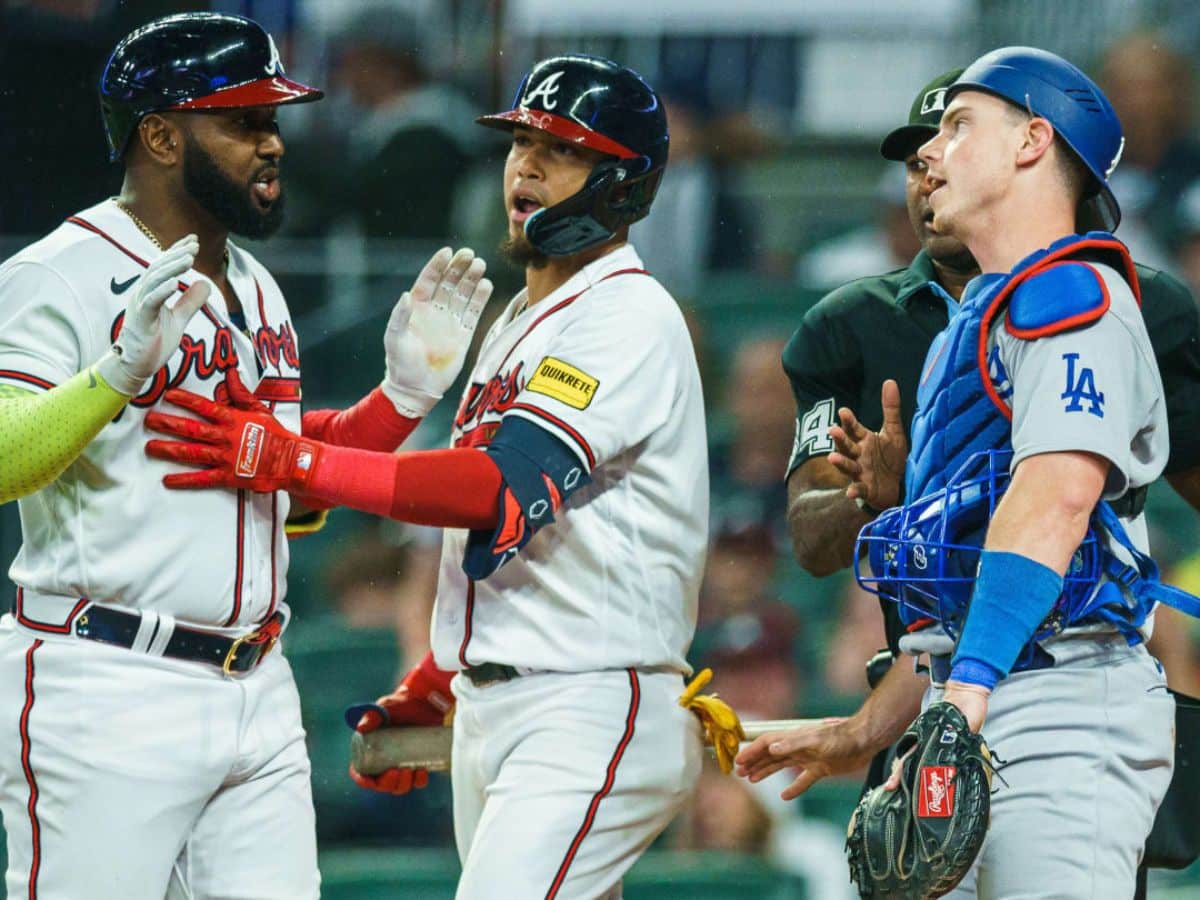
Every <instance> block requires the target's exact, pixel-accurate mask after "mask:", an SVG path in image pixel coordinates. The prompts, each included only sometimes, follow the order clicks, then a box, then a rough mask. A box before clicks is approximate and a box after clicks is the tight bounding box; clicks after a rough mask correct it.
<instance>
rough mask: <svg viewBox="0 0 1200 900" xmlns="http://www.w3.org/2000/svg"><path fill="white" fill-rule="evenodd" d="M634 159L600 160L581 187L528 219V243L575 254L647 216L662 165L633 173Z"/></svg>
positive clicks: (552, 251) (545, 250) (555, 252)
mask: <svg viewBox="0 0 1200 900" xmlns="http://www.w3.org/2000/svg"><path fill="white" fill-rule="evenodd" d="M630 162H631V160H625V159H607V160H604V161H602V162H600V163H597V164H596V166H595V167H594V168H593V169H592V171H591V173H590V174H589V175H588V179H587V181H586V182H585V183H584V185H583V187H582V188H581V189H580V190H579V191H577V192H576V193H575V194H572V195H571V196H570V197H568V198H567V199H566V200H563V201H562V202H560V203H555V204H554V205H553V206H548V207H545V208H543V209H539V210H538V211H537V212H536V213H534V214H533V215H532V216H530V217H529V218H528V219H526V220H525V237H526V239H528V241H529V243H531V244H532V245H533V246H534V247H535V248H536V249H537V250H539V251H540V252H542V253H544V254H546V255H547V256H571V255H572V254H575V253H579V252H580V251H583V250H587V249H588V248H589V247H595V246H596V245H598V244H603V243H604V242H605V241H607V240H610V239H611V238H612V237H613V235H615V234H616V233H617V231H619V230H620V229H621V228H623V227H624V226H626V225H630V224H632V223H634V222H636V221H638V220H639V219H643V218H645V217H646V215H647V214H648V213H649V212H650V204H651V203H652V202H654V195H655V194H656V193H657V192H658V185H659V183H660V182H661V181H662V175H663V170H662V169H654V170H653V171H650V172H647V173H645V174H643V175H638V176H635V177H632V178H631V177H630V176H629V163H630Z"/></svg>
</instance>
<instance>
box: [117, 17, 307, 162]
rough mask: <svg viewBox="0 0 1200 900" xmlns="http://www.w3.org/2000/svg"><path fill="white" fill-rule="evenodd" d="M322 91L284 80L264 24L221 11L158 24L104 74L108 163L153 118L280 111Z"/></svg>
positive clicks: (126, 43)
mask: <svg viewBox="0 0 1200 900" xmlns="http://www.w3.org/2000/svg"><path fill="white" fill-rule="evenodd" d="M322 96H324V95H323V93H322V92H321V91H319V90H317V89H316V88H311V87H308V86H307V85H304V84H300V82H298V81H293V80H291V79H290V78H287V77H285V75H284V71H283V63H281V62H280V61H279V51H278V50H277V49H276V48H275V41H274V40H272V38H271V36H270V35H269V34H267V32H266V31H264V30H263V27H262V26H261V25H259V24H258V23H257V22H255V21H253V20H251V19H246V18H243V17H242V16H232V15H222V14H219V13H180V14H179V15H174V16H166V17H165V18H162V19H155V20H154V21H153V22H150V23H149V24H147V25H143V26H142V27H141V28H139V29H137V30H136V31H134V32H132V33H131V34H130V35H129V36H127V37H126V38H125V39H124V40H122V41H121V43H119V44H117V46H116V49H114V50H113V53H112V56H111V57H110V58H109V60H108V65H106V66H105V67H104V73H103V74H102V75H101V76H100V112H101V114H102V115H103V117H104V132H105V135H106V136H107V138H108V149H109V159H112V160H115V159H118V158H120V157H121V155H122V154H123V153H124V152H125V145H126V144H127V143H128V142H129V136H130V135H131V134H133V130H134V129H135V128H136V127H137V124H138V122H140V121H141V120H142V117H143V116H145V115H147V114H148V113H152V112H158V111H160V110H167V109H182V110H189V109H219V108H230V107H241V106H274V105H278V104H282V103H306V102H308V101H311V100H320V99H321V97H322Z"/></svg>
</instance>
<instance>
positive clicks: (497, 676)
mask: <svg viewBox="0 0 1200 900" xmlns="http://www.w3.org/2000/svg"><path fill="white" fill-rule="evenodd" d="M462 673H463V674H464V675H466V676H467V678H469V679H470V680H471V684H473V685H475V687H487V686H488V685H489V684H495V683H496V682H497V681H512V680H513V679H514V678H520V677H521V673H520V672H518V671H517V670H516V669H514V668H513V667H512V666H506V665H503V664H502V663H480V664H479V665H477V666H467V667H466V668H465V669H463V670H462Z"/></svg>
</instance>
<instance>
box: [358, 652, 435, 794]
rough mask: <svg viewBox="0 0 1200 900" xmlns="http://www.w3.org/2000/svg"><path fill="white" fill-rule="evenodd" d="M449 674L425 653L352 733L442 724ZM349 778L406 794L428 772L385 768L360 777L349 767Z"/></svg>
mask: <svg viewBox="0 0 1200 900" xmlns="http://www.w3.org/2000/svg"><path fill="white" fill-rule="evenodd" d="M453 677H454V673H453V672H444V671H442V670H441V669H439V668H438V667H437V666H436V665H434V662H433V653H432V652H431V653H426V654H425V657H424V659H422V660H421V661H420V662H419V663H417V665H416V666H414V667H413V669H412V671H410V672H409V673H408V674H407V675H405V676H404V680H403V681H402V682H400V686H399V687H397V688H396V690H395V691H393V692H392V693H391V694H389V695H388V696H386V697H380V698H379V700H378V701H376V705H375V706H374V707H371V708H369V709H368V710H367V711H366V712H365V713H363V715H362V717H361V718H360V719H359V720H358V724H357V725H356V726H355V727H354V730H355V731H357V732H359V733H361V734H366V733H367V732H370V731H374V730H375V729H376V728H379V727H381V726H383V725H385V724H386V725H389V726H392V727H395V726H404V725H443V724H445V722H446V717H447V716H448V715H449V714H450V711H451V710H452V709H453V708H454V695H453V694H452V693H450V679H452V678H453ZM350 778H351V779H353V781H354V783H355V784H357V785H358V786H359V787H364V788H368V789H369V790H372V791H380V792H382V793H385V794H407V793H408V792H409V791H411V790H412V789H413V788H417V789H420V788H423V787H425V785H427V784H429V770H428V769H408V768H405V769H388V770H387V771H386V772H381V773H379V774H378V775H363V774H362V773H361V772H359V771H358V770H357V769H355V768H354V766H350Z"/></svg>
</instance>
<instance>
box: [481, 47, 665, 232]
mask: <svg viewBox="0 0 1200 900" xmlns="http://www.w3.org/2000/svg"><path fill="white" fill-rule="evenodd" d="M476 121H477V122H479V123H480V124H481V125H487V126H489V127H491V128H503V129H509V130H511V129H512V128H513V127H514V126H517V125H523V126H525V127H526V128H536V129H538V130H540V131H546V132H549V133H550V134H553V135H555V136H556V137H559V138H562V139H563V140H566V141H572V142H574V143H577V144H581V145H582V146H584V147H590V148H591V149H593V150H598V151H599V152H601V153H603V154H605V155H606V157H607V158H606V159H605V160H603V161H601V162H600V163H599V164H597V165H596V167H595V168H594V169H593V170H592V172H591V174H590V175H589V176H588V179H587V182H586V183H585V184H584V186H583V188H582V189H581V190H580V191H579V192H578V193H576V194H574V195H573V196H571V197H568V198H567V199H566V200H563V201H562V202H561V203H556V204H555V205H554V206H551V207H547V208H545V209H540V210H538V211H537V212H536V213H534V214H533V215H532V216H530V217H529V218H528V219H527V220H526V221H525V236H526V237H527V238H528V239H529V241H530V243H531V244H533V246H534V247H536V248H537V249H539V250H540V251H542V252H543V253H545V254H547V255H548V256H569V255H571V254H573V253H578V252H579V251H581V250H585V249H587V248H588V247H593V246H595V245H597V244H600V243H603V242H604V241H607V240H608V239H609V238H611V237H612V236H613V235H614V234H615V233H616V231H617V229H619V228H621V227H623V226H625V225H629V224H631V223H633V222H636V221H638V220H639V219H642V218H644V217H645V216H646V214H647V213H649V212H650V204H651V203H652V202H653V201H654V195H655V193H656V192H657V191H658V185H659V182H660V181H661V180H662V174H663V169H664V168H665V167H666V165H667V148H668V144H669V138H668V134H667V114H666V111H665V110H664V109H663V105H662V101H661V100H660V99H659V97H658V94H657V93H655V91H654V89H653V88H652V87H650V85H649V84H647V83H646V81H645V80H644V79H643V78H642V77H641V76H640V75H638V74H637V73H636V72H634V71H633V70H632V69H627V68H625V67H624V66H621V65H618V64H617V63H615V62H613V61H612V60H609V59H604V58H602V57H598V56H585V55H582V54H572V55H568V56H554V57H551V58H549V59H544V60H542V61H541V62H539V63H537V65H535V66H534V67H533V68H532V69H531V70H530V71H529V74H528V75H526V76H525V78H524V79H523V80H522V81H521V86H520V87H519V88H518V89H517V94H516V96H515V97H514V98H513V104H512V109H509V110H507V111H505V112H501V113H496V114H495V115H490V116H481V117H480V118H479V119H477V120H476Z"/></svg>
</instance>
